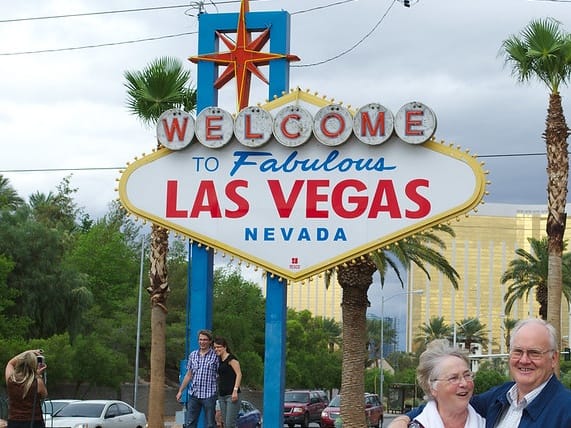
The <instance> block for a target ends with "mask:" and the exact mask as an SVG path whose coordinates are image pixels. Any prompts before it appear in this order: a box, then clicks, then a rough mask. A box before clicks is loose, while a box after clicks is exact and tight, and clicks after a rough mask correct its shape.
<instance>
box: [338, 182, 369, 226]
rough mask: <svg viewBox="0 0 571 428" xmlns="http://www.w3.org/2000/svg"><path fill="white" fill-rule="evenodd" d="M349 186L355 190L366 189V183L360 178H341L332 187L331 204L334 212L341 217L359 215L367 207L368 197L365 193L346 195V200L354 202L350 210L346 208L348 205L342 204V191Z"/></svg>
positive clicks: (361, 190)
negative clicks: (341, 179)
mask: <svg viewBox="0 0 571 428" xmlns="http://www.w3.org/2000/svg"><path fill="white" fill-rule="evenodd" d="M350 188H353V189H355V190H356V191H357V192H363V191H365V190H367V185H366V184H365V183H363V182H362V181H360V180H343V181H341V182H340V183H339V184H337V185H336V186H335V187H334V188H333V192H332V193H331V206H332V207H333V211H335V214H337V215H338V216H339V217H341V218H356V217H359V216H360V215H362V214H363V213H364V212H365V210H366V209H367V203H368V202H369V198H368V197H367V196H366V195H362V196H355V195H352V196H348V197H347V202H348V203H349V204H354V208H353V209H352V210H351V209H348V208H349V207H345V206H344V204H343V201H344V192H345V190H347V189H350Z"/></svg>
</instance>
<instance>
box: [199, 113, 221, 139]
mask: <svg viewBox="0 0 571 428" xmlns="http://www.w3.org/2000/svg"><path fill="white" fill-rule="evenodd" d="M222 119H224V118H223V117H222V116H206V118H205V120H204V122H205V123H204V126H205V129H204V131H205V134H206V140H209V141H211V140H221V139H222V135H221V134H213V132H215V131H221V130H222V125H218V124H215V122H217V121H221V120H222Z"/></svg>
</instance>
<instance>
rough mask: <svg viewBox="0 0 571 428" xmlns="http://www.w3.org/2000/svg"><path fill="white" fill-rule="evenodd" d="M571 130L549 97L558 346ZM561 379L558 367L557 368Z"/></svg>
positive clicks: (550, 282)
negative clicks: (568, 139)
mask: <svg viewBox="0 0 571 428" xmlns="http://www.w3.org/2000/svg"><path fill="white" fill-rule="evenodd" d="M568 136H569V128H568V127H567V124H566V122H565V116H564V115H563V107H562V105H561V97H560V95H559V93H557V92H553V93H551V95H550V98H549V108H548V110H547V120H546V130H545V134H544V138H545V141H546V147H547V177H548V183H547V209H548V213H547V237H548V253H549V259H548V271H547V321H548V322H549V323H551V324H552V325H553V326H554V327H555V329H556V331H557V343H558V345H559V344H560V343H561V296H562V280H563V277H562V260H561V257H562V255H563V235H564V233H565V223H566V213H565V204H566V203H567V183H568V181H569V155H568V152H567V150H568V147H567V146H568V144H567V137H568ZM556 374H557V375H558V376H559V364H558V363H557V366H556Z"/></svg>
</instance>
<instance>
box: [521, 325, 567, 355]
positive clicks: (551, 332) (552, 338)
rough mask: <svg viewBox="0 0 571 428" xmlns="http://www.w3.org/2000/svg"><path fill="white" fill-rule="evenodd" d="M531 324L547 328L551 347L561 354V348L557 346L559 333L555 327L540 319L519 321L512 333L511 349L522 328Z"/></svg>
mask: <svg viewBox="0 0 571 428" xmlns="http://www.w3.org/2000/svg"><path fill="white" fill-rule="evenodd" d="M530 324H536V325H540V326H542V327H545V330H546V331H547V334H548V336H549V346H550V347H551V349H553V350H554V351H557V352H559V346H557V332H556V331H555V327H553V326H552V325H551V324H549V323H548V322H547V321H544V320H542V319H540V318H527V319H525V320H520V321H518V322H517V324H516V325H515V327H514V328H513V330H512V331H511V333H510V348H513V341H514V337H515V335H516V334H517V333H518V332H519V331H520V330H521V329H522V327H524V326H526V325H530Z"/></svg>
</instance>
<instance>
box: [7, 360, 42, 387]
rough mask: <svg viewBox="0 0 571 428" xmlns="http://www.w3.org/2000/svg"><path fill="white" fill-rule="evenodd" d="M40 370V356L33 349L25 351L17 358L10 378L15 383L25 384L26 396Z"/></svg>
mask: <svg viewBox="0 0 571 428" xmlns="http://www.w3.org/2000/svg"><path fill="white" fill-rule="evenodd" d="M37 370H38V357H37V356H36V353H35V352H33V351H28V352H24V353H23V354H22V355H21V356H20V357H19V358H18V359H17V360H16V364H15V367H14V373H12V376H10V380H11V381H12V382H14V383H19V384H23V385H24V394H23V395H22V398H25V397H26V395H27V394H28V391H29V390H30V387H31V386H32V383H33V382H34V379H35V378H36V371H37Z"/></svg>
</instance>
